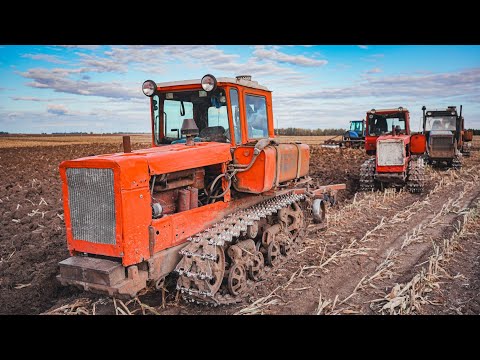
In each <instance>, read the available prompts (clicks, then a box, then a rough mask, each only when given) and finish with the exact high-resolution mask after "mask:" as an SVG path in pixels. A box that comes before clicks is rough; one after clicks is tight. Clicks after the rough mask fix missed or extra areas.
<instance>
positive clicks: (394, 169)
mask: <svg viewBox="0 0 480 360" xmlns="http://www.w3.org/2000/svg"><path fill="white" fill-rule="evenodd" d="M405 170H407V162H405V165H403V166H402V165H400V166H377V172H379V173H401V172H404V171H405Z"/></svg>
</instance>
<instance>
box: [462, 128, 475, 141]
mask: <svg viewBox="0 0 480 360" xmlns="http://www.w3.org/2000/svg"><path fill="white" fill-rule="evenodd" d="M463 140H464V141H472V140H473V130H465V131H464V133H463Z"/></svg>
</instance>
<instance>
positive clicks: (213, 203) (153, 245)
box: [58, 75, 345, 305]
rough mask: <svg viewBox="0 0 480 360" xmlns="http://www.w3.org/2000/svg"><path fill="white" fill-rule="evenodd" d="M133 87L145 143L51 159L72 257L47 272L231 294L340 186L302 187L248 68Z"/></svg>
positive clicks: (295, 240)
mask: <svg viewBox="0 0 480 360" xmlns="http://www.w3.org/2000/svg"><path fill="white" fill-rule="evenodd" d="M142 89H143V92H144V94H145V95H146V96H148V97H150V110H151V118H152V131H153V146H152V147H151V148H149V149H144V150H137V151H131V150H129V146H128V141H125V142H124V152H123V153H118V154H107V155H98V156H90V157H86V158H81V159H76V160H71V161H65V162H63V163H62V164H61V165H60V174H61V177H62V181H63V201H64V207H65V223H66V228H67V243H68V248H69V250H70V254H71V255H72V256H71V257H70V258H68V259H66V260H64V261H62V262H60V275H59V276H58V278H59V280H60V281H61V282H62V284H64V285H76V286H79V287H81V288H83V289H85V290H90V291H94V292H100V293H107V294H110V295H115V296H135V295H136V294H137V293H138V291H140V290H141V289H143V288H145V287H147V286H148V285H149V284H154V285H155V286H156V287H157V288H159V287H161V286H162V283H163V281H164V279H165V277H166V276H167V275H168V274H169V273H171V272H172V271H174V270H175V272H176V273H177V275H178V280H177V289H178V290H179V291H180V292H181V293H182V294H183V297H184V298H185V299H187V300H190V301H197V302H199V303H207V304H214V305H218V304H229V303H233V302H237V301H240V300H241V296H242V294H243V293H244V292H245V290H246V289H247V288H248V287H249V285H250V284H252V283H253V282H254V281H258V280H259V279H261V278H262V274H263V272H264V266H265V265H267V266H275V265H276V264H278V261H279V260H281V258H283V257H286V256H288V255H290V254H292V253H294V251H292V250H293V249H294V248H295V247H296V246H298V244H299V242H300V241H301V239H302V236H303V235H304V231H305V227H306V222H307V221H310V220H311V219H313V221H316V222H321V221H322V220H323V219H324V217H325V202H326V201H327V200H332V198H334V196H335V194H336V191H337V190H340V189H345V185H344V184H339V185H330V186H322V187H318V186H315V185H314V182H313V180H312V179H311V178H310V177H309V176H308V173H309V160H310V153H309V147H308V145H306V144H301V143H279V142H277V141H276V140H275V139H274V129H273V113H272V96H271V92H270V91H269V90H268V89H267V88H266V87H264V86H261V85H259V84H258V83H257V82H256V81H252V80H251V78H250V77H249V76H242V77H237V78H236V79H234V78H219V79H216V78H215V77H214V76H212V75H205V76H204V77H203V78H202V80H189V81H188V80H187V81H179V82H170V83H162V84H158V85H157V84H155V83H154V82H153V81H151V80H147V81H145V82H144V84H143V87H142ZM124 140H125V139H124Z"/></svg>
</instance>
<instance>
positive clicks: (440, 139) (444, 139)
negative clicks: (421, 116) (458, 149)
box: [430, 136, 453, 150]
mask: <svg viewBox="0 0 480 360" xmlns="http://www.w3.org/2000/svg"><path fill="white" fill-rule="evenodd" d="M430 141H431V145H432V149H433V150H450V149H452V148H453V136H431V137H430Z"/></svg>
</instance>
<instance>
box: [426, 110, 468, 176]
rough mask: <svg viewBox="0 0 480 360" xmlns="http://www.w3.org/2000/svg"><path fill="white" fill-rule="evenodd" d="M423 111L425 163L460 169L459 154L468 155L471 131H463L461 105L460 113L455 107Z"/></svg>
mask: <svg viewBox="0 0 480 360" xmlns="http://www.w3.org/2000/svg"><path fill="white" fill-rule="evenodd" d="M422 110H423V134H424V135H425V138H426V142H427V145H426V148H427V161H428V162H429V163H430V164H435V165H439V164H442V163H443V164H446V165H447V166H448V167H452V168H454V169H459V168H461V167H462V163H461V153H464V155H467V156H468V155H470V143H469V142H470V141H472V139H473V136H472V135H473V134H472V132H471V131H465V129H464V118H463V116H462V105H460V113H459V114H458V113H457V108H456V106H449V107H447V108H446V109H445V110H428V111H427V108H426V107H425V106H423V107H422Z"/></svg>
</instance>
